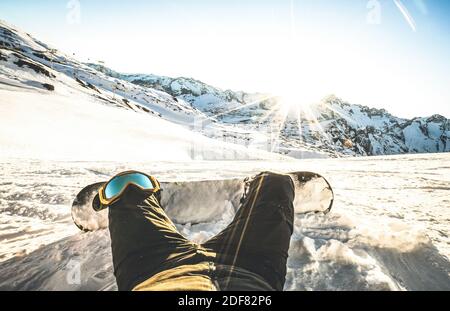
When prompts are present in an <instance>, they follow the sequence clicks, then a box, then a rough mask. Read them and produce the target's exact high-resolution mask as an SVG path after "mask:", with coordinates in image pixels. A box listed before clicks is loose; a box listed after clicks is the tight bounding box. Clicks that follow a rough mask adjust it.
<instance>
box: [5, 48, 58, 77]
mask: <svg viewBox="0 0 450 311" xmlns="http://www.w3.org/2000/svg"><path fill="white" fill-rule="evenodd" d="M14 56H16V57H17V58H18V60H17V61H16V62H14V64H16V65H17V66H19V67H21V68H22V67H24V66H26V67H28V68H30V69H31V70H34V71H35V72H36V73H39V74H43V75H44V76H47V77H49V78H55V77H56V76H55V75H54V74H52V73H51V72H50V71H48V70H47V69H45V68H44V66H42V65H41V64H38V63H36V62H33V61H31V60H30V61H28V60H25V59H24V58H23V56H21V55H19V54H17V53H14Z"/></svg>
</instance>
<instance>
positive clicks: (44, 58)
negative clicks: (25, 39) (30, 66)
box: [33, 52, 52, 62]
mask: <svg viewBox="0 0 450 311" xmlns="http://www.w3.org/2000/svg"><path fill="white" fill-rule="evenodd" d="M33 55H34V56H36V57H39V58H41V59H43V60H46V61H48V62H51V61H52V60H51V59H50V58H49V57H48V56H47V55H45V54H44V53H40V52H34V53H33Z"/></svg>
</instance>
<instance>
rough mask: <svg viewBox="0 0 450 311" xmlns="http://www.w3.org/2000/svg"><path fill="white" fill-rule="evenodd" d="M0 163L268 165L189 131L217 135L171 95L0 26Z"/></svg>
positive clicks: (237, 147)
mask: <svg viewBox="0 0 450 311" xmlns="http://www.w3.org/2000/svg"><path fill="white" fill-rule="evenodd" d="M0 118H1V122H0V144H1V147H2V148H1V150H0V157H2V158H6V157H22V158H37V159H72V160H94V159H99V158H101V159H103V160H105V161H108V160H127V161H133V160H166V161H168V160H173V161H175V160H177V161H178V160H184V161H186V160H189V159H268V158H270V159H273V158H280V156H277V155H274V154H270V153H267V152H265V151H260V150H257V149H255V148H247V147H248V146H242V144H236V141H231V140H228V141H224V140H214V139H211V138H208V137H206V136H205V135H204V133H202V130H203V128H201V129H200V130H199V131H193V126H192V125H193V124H195V122H194V121H195V120H201V121H202V122H204V123H208V124H209V131H210V132H217V133H220V132H221V127H220V126H215V124H214V122H212V121H210V119H209V118H208V117H206V116H205V115H204V114H203V113H201V112H200V111H198V110H196V109H193V108H192V107H191V106H190V105H188V104H186V103H185V102H183V101H181V100H177V99H175V98H173V97H172V96H171V95H169V94H167V93H164V92H160V91H157V90H152V89H148V88H142V87H139V86H136V85H134V84H131V83H128V82H126V81H119V80H117V79H114V78H112V77H109V76H106V75H104V74H103V73H101V72H98V71H95V70H93V69H91V68H89V67H87V66H84V65H83V64H81V63H79V62H77V61H76V60H74V59H72V58H71V57H69V56H67V55H64V54H62V53H60V52H58V51H55V50H53V49H50V48H49V47H47V46H46V45H44V44H42V43H40V42H39V41H37V40H35V39H33V38H32V37H31V36H30V35H28V34H25V33H23V32H21V31H20V30H17V29H15V28H13V27H12V26H9V25H7V24H5V23H3V22H1V23H0Z"/></svg>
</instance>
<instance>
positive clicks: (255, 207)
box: [203, 173, 295, 291]
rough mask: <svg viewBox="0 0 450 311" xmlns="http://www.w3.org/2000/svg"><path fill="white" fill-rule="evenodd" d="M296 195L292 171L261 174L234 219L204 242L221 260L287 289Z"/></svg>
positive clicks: (278, 288) (221, 262)
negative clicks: (288, 260)
mask: <svg viewBox="0 0 450 311" xmlns="http://www.w3.org/2000/svg"><path fill="white" fill-rule="evenodd" d="M294 195H295V193H294V184H293V181H292V179H291V178H290V177H289V176H288V175H280V174H274V173H261V174H259V175H257V176H256V177H255V178H254V179H253V180H252V181H251V183H250V187H249V191H248V194H247V196H246V198H245V200H244V201H243V202H242V204H241V207H240V209H239V210H238V212H237V213H236V216H235V218H234V220H233V221H232V223H231V224H230V225H229V226H228V227H227V228H226V229H225V230H223V231H222V232H221V233H219V234H218V235H217V236H215V237H213V238H212V239H211V240H209V241H207V242H206V243H204V244H203V246H204V247H205V248H207V249H210V250H212V251H215V252H217V258H216V262H217V263H218V264H225V265H230V266H232V267H235V266H237V267H241V268H244V269H247V270H249V271H251V272H254V273H256V274H258V275H260V276H261V277H263V278H264V279H265V280H266V281H267V282H268V283H269V284H270V285H271V286H272V287H273V288H274V289H275V290H278V291H281V290H283V287H284V283H285V279H286V263H287V257H288V250H289V244H290V239H291V235H292V232H293V220H294V208H293V201H294ZM225 277H226V276H225Z"/></svg>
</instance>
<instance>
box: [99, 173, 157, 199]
mask: <svg viewBox="0 0 450 311" xmlns="http://www.w3.org/2000/svg"><path fill="white" fill-rule="evenodd" d="M130 183H132V184H135V185H138V186H139V187H141V188H143V189H145V190H151V189H154V188H155V186H154V185H153V183H152V181H151V180H150V178H149V177H148V176H146V175H144V174H140V173H130V174H126V175H122V176H117V177H115V178H113V179H112V180H111V181H110V182H109V183H108V184H107V185H106V187H105V197H106V199H108V200H109V199H112V198H113V197H115V196H116V195H118V194H119V193H121V192H122V191H123V189H124V188H125V187H126V186H127V185H128V184H130Z"/></svg>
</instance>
